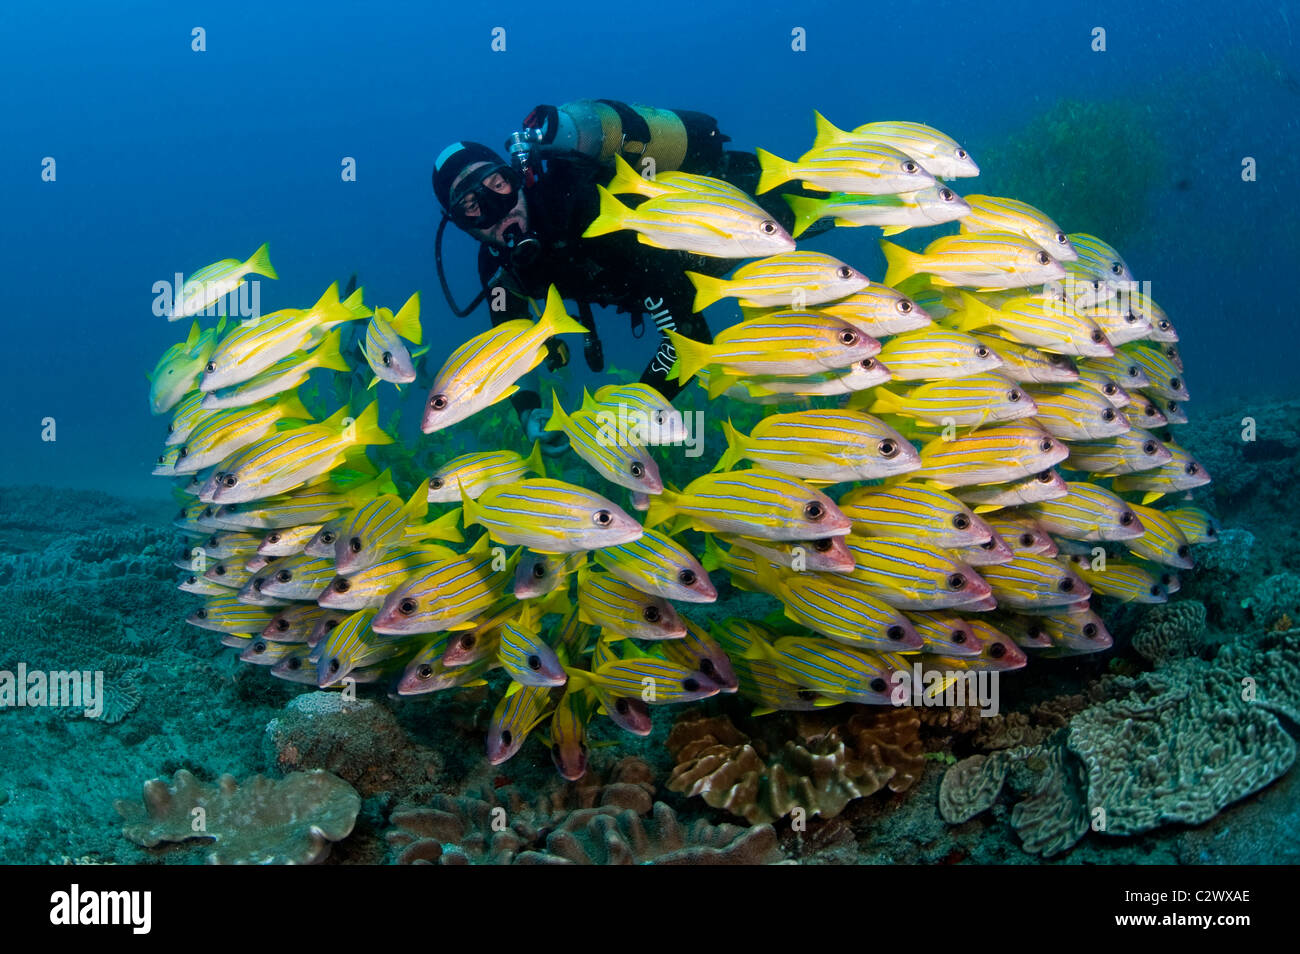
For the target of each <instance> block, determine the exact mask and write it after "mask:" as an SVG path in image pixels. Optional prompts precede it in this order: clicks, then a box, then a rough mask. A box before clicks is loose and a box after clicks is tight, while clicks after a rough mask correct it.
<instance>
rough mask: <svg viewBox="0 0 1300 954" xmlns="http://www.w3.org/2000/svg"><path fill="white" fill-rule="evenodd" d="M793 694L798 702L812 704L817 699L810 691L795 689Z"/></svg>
mask: <svg viewBox="0 0 1300 954" xmlns="http://www.w3.org/2000/svg"><path fill="white" fill-rule="evenodd" d="M794 694H795V697H796V698H798V700H799V701H800V702H812V701H813V700H814V699H816V698H817V694H816V693H815V692H813V691H812V690H811V689H796V690H795V693H794Z"/></svg>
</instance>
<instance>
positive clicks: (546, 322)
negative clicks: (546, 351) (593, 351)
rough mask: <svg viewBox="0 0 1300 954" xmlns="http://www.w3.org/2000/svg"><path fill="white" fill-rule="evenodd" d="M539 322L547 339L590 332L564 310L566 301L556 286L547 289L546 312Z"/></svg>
mask: <svg viewBox="0 0 1300 954" xmlns="http://www.w3.org/2000/svg"><path fill="white" fill-rule="evenodd" d="M538 321H539V322H540V323H541V325H542V326H543V327H544V328H545V331H546V337H547V338H550V337H551V336H552V335H565V334H575V335H585V334H586V333H587V331H588V330H589V329H587V328H584V327H583V326H582V325H581V324H580V323H579V322H578V320H577V319H576V318H572V317H570V316H569V313H568V312H567V311H565V310H564V299H563V298H562V297H560V290H559V289H558V288H556V287H555V286H554V285H552V286H551V287H550V288H549V289H547V292H546V310H545V311H543V312H542V317H541V318H539V319H538Z"/></svg>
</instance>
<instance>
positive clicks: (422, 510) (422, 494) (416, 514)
mask: <svg viewBox="0 0 1300 954" xmlns="http://www.w3.org/2000/svg"><path fill="white" fill-rule="evenodd" d="M402 509H403V510H405V511H406V513H407V515H408V516H410V517H411V519H412V520H423V519H424V518H425V516H426V515H427V514H428V512H429V478H427V477H426V478H425V479H424V483H422V484H420V486H418V487H416V488H415V493H413V494H411V497H410V499H409V500H407V501H406V506H405V507H403V508H402Z"/></svg>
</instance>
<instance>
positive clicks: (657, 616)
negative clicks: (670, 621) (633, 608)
mask: <svg viewBox="0 0 1300 954" xmlns="http://www.w3.org/2000/svg"><path fill="white" fill-rule="evenodd" d="M641 617H642V619H644V620H645V621H646V622H647V623H657V622H659V620H661V619H662V618H663V614H662V613H660V612H659V607H657V606H647V607H646V608H645V609H643V610H642V611H641Z"/></svg>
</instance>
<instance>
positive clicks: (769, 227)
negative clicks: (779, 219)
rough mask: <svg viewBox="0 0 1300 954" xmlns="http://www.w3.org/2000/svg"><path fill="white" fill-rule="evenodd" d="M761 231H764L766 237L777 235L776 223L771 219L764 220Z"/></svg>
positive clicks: (760, 226)
mask: <svg viewBox="0 0 1300 954" xmlns="http://www.w3.org/2000/svg"><path fill="white" fill-rule="evenodd" d="M759 229H761V230H762V232H763V234H764V235H775V234H776V223H775V222H773V221H772V220H771V219H764V220H763V222H762V224H761V225H759Z"/></svg>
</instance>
